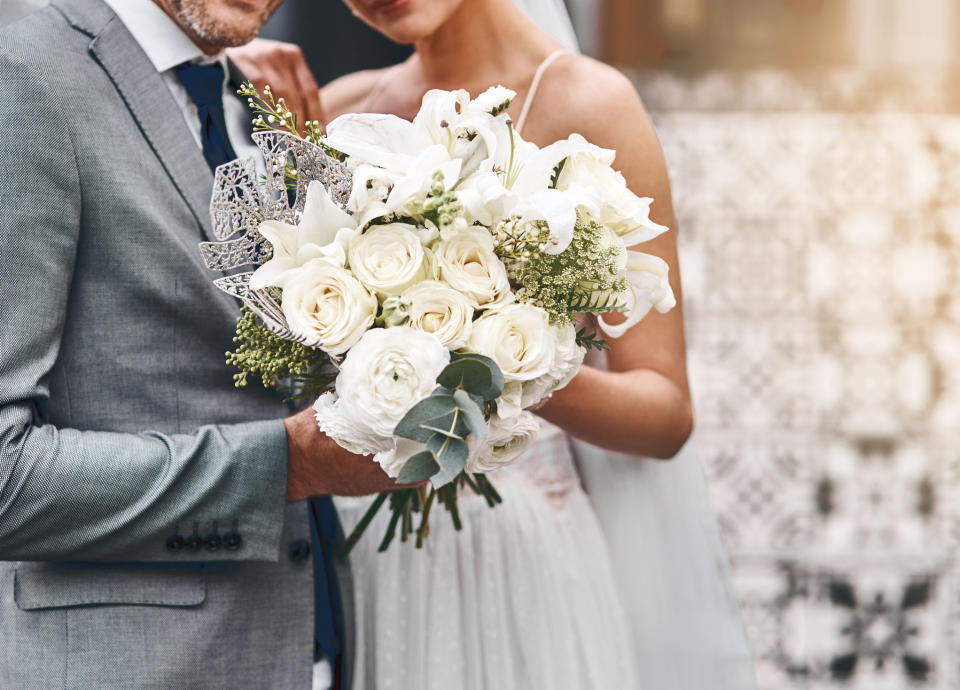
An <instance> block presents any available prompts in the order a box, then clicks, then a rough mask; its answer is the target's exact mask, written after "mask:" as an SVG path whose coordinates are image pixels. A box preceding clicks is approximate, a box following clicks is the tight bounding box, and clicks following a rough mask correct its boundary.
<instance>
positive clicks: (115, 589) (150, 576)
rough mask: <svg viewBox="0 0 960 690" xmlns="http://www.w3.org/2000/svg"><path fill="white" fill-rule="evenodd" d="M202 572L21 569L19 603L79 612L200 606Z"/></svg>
mask: <svg viewBox="0 0 960 690" xmlns="http://www.w3.org/2000/svg"><path fill="white" fill-rule="evenodd" d="M206 597H207V587H206V581H205V580H204V577H203V574H202V573H201V572H200V569H199V567H190V566H186V567H184V566H168V565H156V564H130V565H118V564H94V563H20V564H19V565H18V566H17V570H16V573H15V577H14V599H15V601H16V603H17V606H18V607H19V608H20V609H22V610H25V611H32V610H42V609H56V608H69V607H75V606H117V605H132V606H174V607H190V606H199V605H200V604H202V603H203V602H204V600H205V599H206Z"/></svg>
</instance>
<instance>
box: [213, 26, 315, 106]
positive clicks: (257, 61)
mask: <svg viewBox="0 0 960 690" xmlns="http://www.w3.org/2000/svg"><path fill="white" fill-rule="evenodd" d="M227 55H228V56H229V57H230V59H231V60H233V62H234V63H236V65H237V67H239V68H240V71H241V72H243V76H244V77H246V78H247V79H249V80H250V81H251V82H252V83H253V85H254V86H256V87H257V88H258V89H259V90H260V91H263V90H264V88H265V87H266V86H270V88H271V89H272V91H273V92H274V95H275V96H278V97H283V99H284V101H285V102H286V104H287V107H288V108H289V109H290V110H291V111H292V112H294V113H296V114H297V115H298V116H299V117H300V118H302V120H303V121H311V120H317V121H318V122H320V123H321V125H323V124H324V123H325V118H324V114H323V106H322V104H321V102H320V88H319V86H317V82H316V80H315V79H314V78H313V73H312V72H311V71H310V68H309V67H308V66H307V61H306V59H305V58H304V57H303V51H301V50H300V46H298V45H295V44H293V43H284V42H283V41H272V40H269V39H266V38H256V39H254V40H253V41H251V42H250V43H248V44H246V45H245V46H241V47H240V48H231V49H230V50H228V51H227ZM300 124H301V125H302V122H301V123H300Z"/></svg>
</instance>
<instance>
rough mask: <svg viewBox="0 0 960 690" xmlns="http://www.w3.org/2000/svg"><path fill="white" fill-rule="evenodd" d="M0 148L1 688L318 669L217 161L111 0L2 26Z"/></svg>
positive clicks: (282, 457) (246, 681)
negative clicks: (238, 367)
mask: <svg viewBox="0 0 960 690" xmlns="http://www.w3.org/2000/svg"><path fill="white" fill-rule="evenodd" d="M0 166H2V170H3V172H2V174H0V324H2V328H0V688H54V687H56V688H60V687H63V688H135V687H144V688H188V687H189V688H194V687H195V688H219V687H223V688H245V687H250V688H307V687H310V675H311V666H312V655H313V643H312V639H313V567H312V560H311V559H309V558H303V557H302V556H303V549H302V548H299V549H298V548H293V549H291V544H296V543H297V542H298V541H299V540H306V541H309V538H310V531H309V524H308V522H307V509H306V505H305V503H303V502H300V503H295V504H290V505H287V504H286V502H285V489H286V461H287V457H286V435H285V432H284V427H283V423H282V422H281V421H280V418H281V417H283V416H284V415H285V414H287V413H288V410H287V409H286V407H285V406H284V405H283V404H282V402H281V400H280V398H279V397H278V396H277V395H275V394H273V393H270V392H266V391H264V390H263V389H262V388H259V386H251V387H250V389H249V390H243V391H237V390H236V389H234V387H233V385H232V380H231V372H230V370H229V369H228V368H227V366H226V365H225V363H224V351H226V350H227V349H229V348H230V347H231V346H232V341H231V338H232V335H233V329H234V321H235V317H236V315H237V305H236V304H235V303H234V301H233V300H232V299H231V298H229V297H227V296H225V295H223V294H222V293H220V292H219V291H218V290H216V289H215V288H214V287H213V286H212V284H211V279H212V278H214V277H216V276H215V275H212V274H211V273H210V272H209V271H207V270H206V269H205V268H204V266H203V265H202V263H201V260H200V255H199V251H198V248H197V244H198V242H200V241H202V240H204V239H211V238H210V237H209V236H208V234H209V214H208V210H207V207H208V203H209V197H210V190H211V184H212V176H211V174H210V171H209V169H208V167H207V165H206V162H205V161H204V159H203V156H202V154H201V152H200V150H199V148H198V147H197V146H196V143H195V141H194V140H193V138H192V137H191V135H190V133H189V131H188V129H187V126H186V124H185V123H184V121H183V117H182V115H181V113H180V111H179V110H178V108H177V105H176V104H175V102H174V101H173V98H172V96H171V95H170V93H169V91H168V90H167V87H166V85H165V84H164V83H163V81H162V78H161V77H160V76H159V75H158V74H157V72H156V71H155V69H154V68H153V66H152V64H151V63H150V62H149V60H148V59H147V57H146V55H144V53H143V52H142V50H141V49H140V47H139V45H138V44H137V43H136V42H135V41H134V40H133V38H132V37H131V36H130V34H129V33H128V32H127V30H126V28H125V27H124V26H123V24H122V23H121V22H120V21H119V20H118V19H117V17H116V16H115V15H114V14H113V12H112V11H111V10H109V9H108V8H107V6H106V5H104V4H103V3H101V2H100V0H54V3H53V5H52V6H50V7H47V8H44V9H43V10H40V11H39V12H37V13H35V14H32V15H30V16H28V17H26V18H25V19H22V20H21V21H19V22H17V23H16V24H13V25H11V26H8V27H6V28H4V29H2V30H0ZM194 534H196V535H197V536H199V537H200V538H201V539H202V540H205V542H204V544H203V545H201V546H200V547H199V548H194V549H191V548H190V547H189V546H183V547H182V548H177V547H178V546H180V545H181V543H182V542H186V544H188V545H189V544H191V543H193V542H191V540H190V539H189V538H190V537H191V536H193V535H194ZM214 535H216V536H219V542H218V540H217V539H216V538H213V537H214ZM228 535H229V536H230V540H227V539H226V537H227V536H228ZM238 535H239V541H240V545H239V548H230V549H228V548H226V544H227V543H228V541H229V542H230V543H231V545H232V546H236V545H237V544H236V542H237V541H238V539H237V537H238ZM178 537H179V538H180V541H178ZM194 545H195V544H194ZM290 554H294V556H295V557H291V555H290Z"/></svg>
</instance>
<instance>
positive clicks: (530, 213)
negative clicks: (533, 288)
mask: <svg viewBox="0 0 960 690" xmlns="http://www.w3.org/2000/svg"><path fill="white" fill-rule="evenodd" d="M508 137H509V142H508V145H509V149H508V150H505V149H504V147H503V146H502V145H501V147H500V148H499V149H498V151H497V160H496V163H495V164H496V165H497V166H499V168H500V169H501V170H503V171H504V174H503V180H502V184H503V186H504V188H505V189H506V190H507V192H508V193H509V195H508V196H507V197H506V199H505V200H504V201H503V202H501V204H502V205H504V206H506V207H507V208H508V210H509V213H508V215H517V216H520V217H521V218H522V219H523V220H527V221H533V220H542V221H545V222H546V223H547V227H548V228H549V229H550V237H551V242H550V243H549V244H548V246H547V248H546V252H547V253H548V254H560V253H561V252H563V251H564V250H565V249H566V248H567V247H568V246H569V245H570V241H571V240H572V239H573V230H574V226H575V225H576V223H577V209H578V208H582V209H584V210H585V211H586V212H587V213H589V214H591V215H593V216H598V215H599V213H600V195H599V193H598V192H597V191H596V190H591V189H586V188H572V189H551V188H550V178H551V176H552V175H553V171H554V169H555V168H556V167H557V165H558V164H559V163H560V162H561V161H563V160H565V159H567V158H568V157H570V156H573V155H575V154H578V153H584V152H591V153H592V152H593V151H594V150H597V151H602V150H603V149H599V148H598V147H596V146H593V144H589V143H587V142H586V140H584V139H583V138H582V137H580V138H579V139H577V138H576V137H574V136H571V137H570V139H567V140H564V141H558V142H556V143H554V144H551V145H550V146H546V147H544V148H542V149H537V147H536V146H534V145H533V144H529V143H528V142H525V141H523V139H521V138H520V136H519V135H518V134H516V132H513V131H512V129H510V131H508ZM501 159H502V160H501Z"/></svg>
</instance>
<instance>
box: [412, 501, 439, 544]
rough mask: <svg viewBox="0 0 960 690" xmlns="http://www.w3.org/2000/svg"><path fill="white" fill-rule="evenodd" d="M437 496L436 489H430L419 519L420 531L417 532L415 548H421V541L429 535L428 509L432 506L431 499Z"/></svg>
mask: <svg viewBox="0 0 960 690" xmlns="http://www.w3.org/2000/svg"><path fill="white" fill-rule="evenodd" d="M436 496H437V490H436V489H432V488H431V489H430V495H429V496H427V501H426V503H424V505H423V517H422V518H421V519H420V529H418V530H417V548H418V549H420V548H423V540H424V539H426V538H427V535H428V534H430V508H431V507H432V506H433V499H434V498H436Z"/></svg>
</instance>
